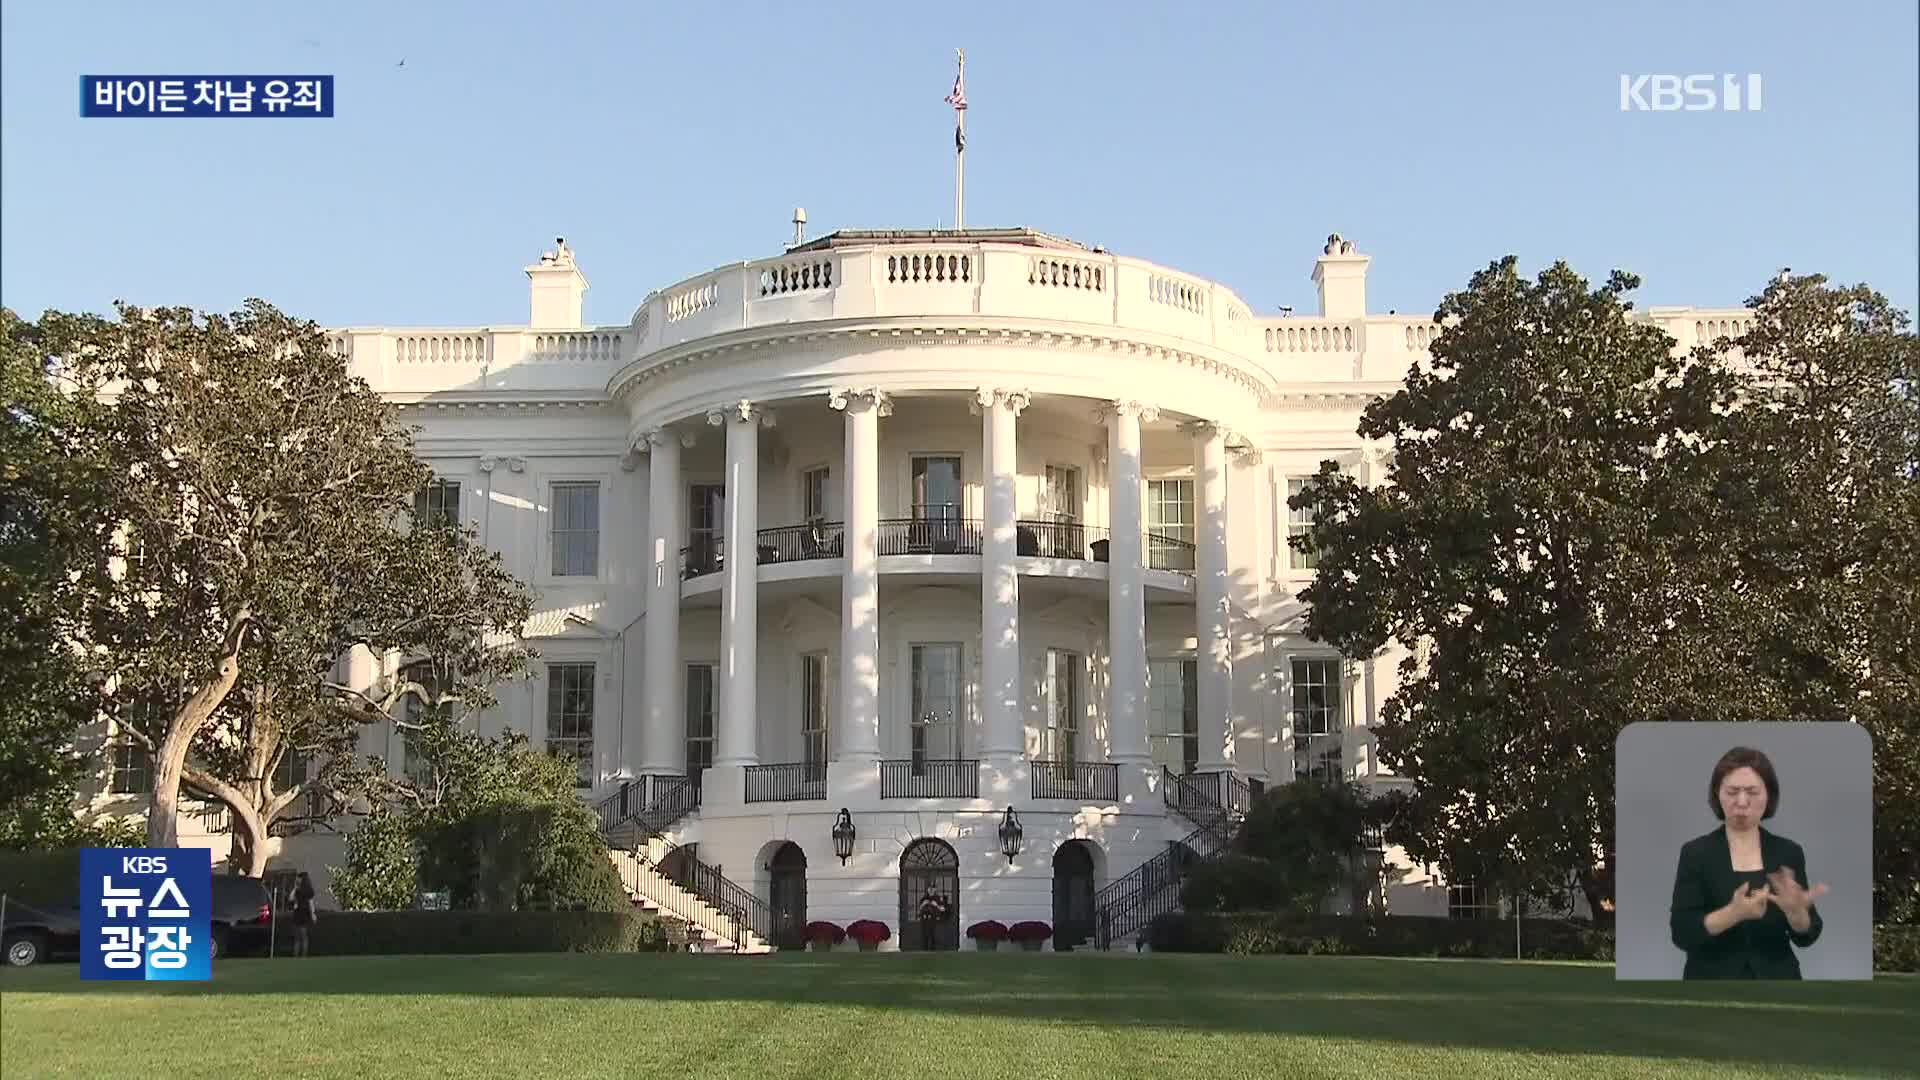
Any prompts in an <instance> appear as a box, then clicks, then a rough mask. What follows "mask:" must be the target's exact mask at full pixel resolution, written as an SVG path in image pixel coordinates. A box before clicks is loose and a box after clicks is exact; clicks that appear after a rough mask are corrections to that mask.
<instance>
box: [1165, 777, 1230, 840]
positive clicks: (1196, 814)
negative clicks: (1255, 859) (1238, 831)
mask: <svg viewBox="0 0 1920 1080" xmlns="http://www.w3.org/2000/svg"><path fill="white" fill-rule="evenodd" d="M1230 775H1232V774H1230V773H1188V774H1186V775H1181V774H1180V773H1176V772H1174V771H1173V770H1172V769H1169V768H1167V767H1165V766H1161V768H1160V778H1161V785H1160V790H1161V792H1162V797H1163V798H1164V799H1165V801H1166V804H1167V808H1168V809H1170V810H1172V811H1174V812H1175V813H1177V814H1179V815H1180V816H1181V817H1184V818H1186V819H1187V820H1188V821H1191V822H1193V823H1194V824H1195V825H1198V826H1200V828H1201V829H1203V830H1205V831H1206V832H1207V833H1208V835H1210V836H1212V837H1213V839H1214V841H1215V844H1216V846H1219V847H1225V846H1226V845H1227V843H1228V842H1229V841H1231V840H1232V839H1233V825H1234V822H1235V820H1236V819H1237V818H1238V817H1240V816H1243V815H1238V814H1235V813H1234V811H1233V810H1232V808H1230V807H1229V806H1227V805H1226V804H1224V803H1222V802H1221V801H1220V792H1221V789H1222V781H1221V779H1220V778H1221V777H1222V776H1230Z"/></svg>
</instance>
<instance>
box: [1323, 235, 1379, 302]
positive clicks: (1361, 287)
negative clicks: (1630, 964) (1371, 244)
mask: <svg viewBox="0 0 1920 1080" xmlns="http://www.w3.org/2000/svg"><path fill="white" fill-rule="evenodd" d="M1370 261H1372V260H1370V259H1368V258H1367V256H1365V255H1356V254H1354V250H1353V241H1351V240H1344V239H1342V238H1341V236H1340V234H1339V233H1334V234H1333V235H1332V236H1329V237H1327V246H1326V247H1323V248H1321V249H1320V257H1319V258H1318V259H1316V260H1314V263H1313V284H1314V287H1315V289H1316V290H1317V291H1318V292H1319V294H1320V317H1321V318H1323V319H1359V318H1364V317H1365V316H1366V314H1367V263H1368V262H1370Z"/></svg>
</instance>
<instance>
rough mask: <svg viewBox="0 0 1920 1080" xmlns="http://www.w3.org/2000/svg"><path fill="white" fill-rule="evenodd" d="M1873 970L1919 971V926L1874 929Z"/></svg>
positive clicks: (1888, 926)
mask: <svg viewBox="0 0 1920 1080" xmlns="http://www.w3.org/2000/svg"><path fill="white" fill-rule="evenodd" d="M1873 970H1875V971H1920V926H1899V925H1894V924H1889V923H1882V924H1881V925H1879V926H1876V927H1874V928H1873Z"/></svg>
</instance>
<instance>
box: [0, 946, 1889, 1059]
mask: <svg viewBox="0 0 1920 1080" xmlns="http://www.w3.org/2000/svg"><path fill="white" fill-rule="evenodd" d="M1916 1021H1920V978H1916V977H1914V976H1883V977H1881V978H1880V979H1877V980H1875V981H1874V982H1872V983H1852V984H1850V983H1820V982H1806V983H1798V984H1768V983H1746V984H1743V985H1742V984H1722V985H1716V986H1705V985H1699V984H1693V985H1687V984H1679V983H1615V981H1614V978H1613V969H1612V966H1611V965H1600V964H1551V963H1501V962H1492V961H1471V960H1388V959H1363V958H1350V957H1257V958H1237V957H1225V956H1168V955H1161V956H1148V957H1135V956H1124V957H1122V956H1100V955H1090V956H1083V955H1068V956H1055V955H1050V954H1044V953H1041V954H1026V953H1012V954H1006V953H996V954H986V955H982V954H977V953H961V954H946V955H941V956H924V955H913V954H895V953H883V954H878V955H862V954H858V953H854V954H842V953H836V954H830V955H825V956H820V955H813V954H805V953H802V954H789V955H781V956H773V957H758V958H731V957H715V956H684V955H671V956H670V955H660V954H644V955H613V956H585V955H519V956H458V957H338V958H318V959H310V960H303V961H302V960H285V959H283V960H278V961H267V960H229V961H224V962H222V963H220V964H219V965H218V966H217V967H216V969H215V973H214V981H213V982H212V983H210V984H191V983H177V984H168V983H146V984H142V983H117V984H116V983H83V982H81V981H80V975H79V967H78V965H76V964H60V965H52V966H48V967H42V968H35V969H29V970H26V971H5V972H0V1074H4V1076H5V1077H6V1078H7V1080H15V1078H19V1080H27V1078H29V1077H42V1076H63V1077H65V1076H70V1077H87V1078H94V1077H111V1076H140V1077H146V1076H168V1077H199V1076H219V1077H231V1076H271V1077H275V1078H281V1077H296V1076H325V1077H378V1078H381V1080H386V1078H389V1077H406V1076H423V1077H443V1076H444V1077H509V1076H537V1077H543V1078H561V1077H582V1076H609V1077H612V1076H619V1077H654V1076H661V1077H674V1078H675V1080H694V1078H705V1077H711V1078H714V1080H723V1078H724V1080H758V1078H763V1077H765V1078H772V1077H781V1078H785V1077H886V1078H891V1077H902V1078H907V1080H934V1078H939V1077H966V1078H968V1080H993V1078H1001V1077H1005V1078H1008V1080H1054V1078H1062V1080H1064V1078H1069V1077H1089V1078H1095V1080H1116V1078H1121V1077H1150V1078H1153V1080H1177V1078H1183V1077H1205V1078H1207V1080H1215V1078H1222V1077H1227V1078H1240V1077H1268V1076H1272V1077H1313V1078H1321V1077H1348V1076H1351V1077H1368V1078H1370V1080H1372V1078H1378V1080H1410V1078H1413V1077H1426V1076H1434V1077H1461V1076H1499V1077H1553V1078H1555V1080H1559V1078H1565V1077H1581V1076H1591V1077H1608V1078H1613V1077H1641V1076H1648V1077H1651V1076H1661V1077H1666V1076H1726V1075H1739V1076H1741V1077H1743V1078H1749V1077H1756V1076H1792V1077H1800V1078H1804V1077H1811V1076H1902V1075H1906V1076H1912V1075H1916V1074H1917V1072H1920V1034H1917V1033H1916V1028H1920V1024H1916Z"/></svg>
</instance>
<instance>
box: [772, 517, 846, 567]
mask: <svg viewBox="0 0 1920 1080" xmlns="http://www.w3.org/2000/svg"><path fill="white" fill-rule="evenodd" d="M845 532H846V530H845V527H844V526H843V525H841V523H840V522H838V521H812V522H808V523H807V524H805V525H782V526H780V527H779V528H777V529H761V530H760V565H762V566H766V565H768V564H769V563H790V562H805V561H807V560H809V559H837V558H840V557H841V556H842V555H845V554H846V553H847V552H846V545H845V543H844V538H845Z"/></svg>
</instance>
